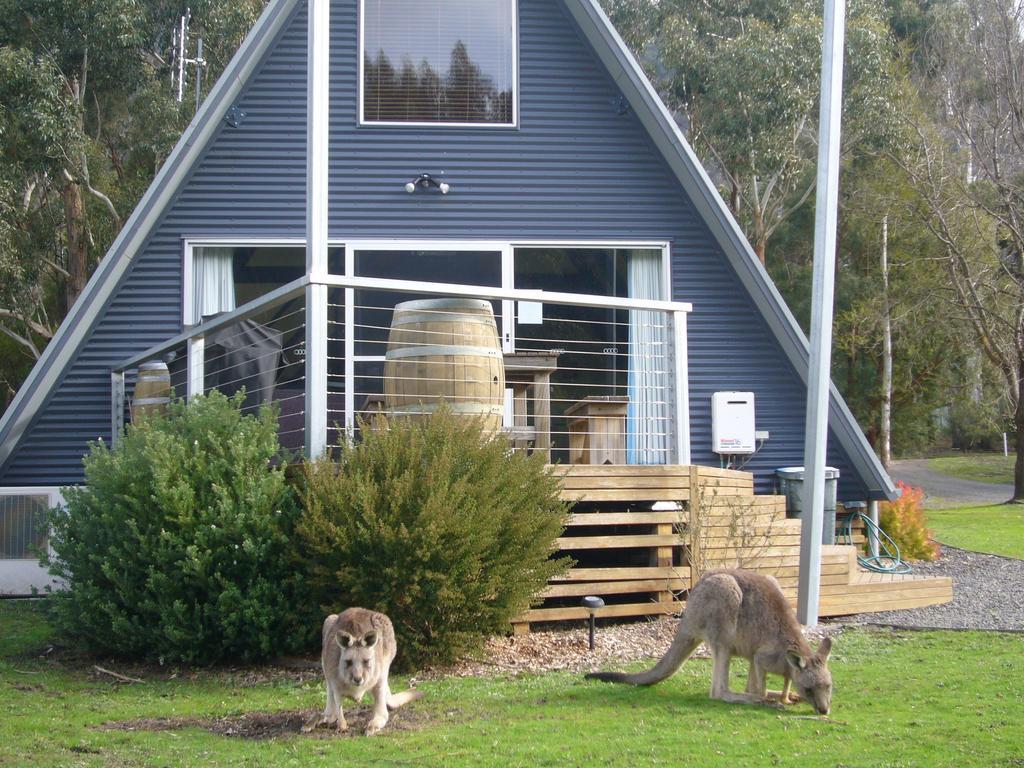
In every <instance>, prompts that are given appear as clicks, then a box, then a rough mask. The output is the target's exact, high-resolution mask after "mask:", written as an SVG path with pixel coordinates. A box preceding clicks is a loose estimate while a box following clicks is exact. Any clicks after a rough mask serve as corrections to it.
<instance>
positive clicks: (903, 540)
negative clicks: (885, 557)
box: [878, 483, 940, 560]
mask: <svg viewBox="0 0 1024 768" xmlns="http://www.w3.org/2000/svg"><path fill="white" fill-rule="evenodd" d="M896 485H897V487H898V488H900V490H902V492H903V493H902V495H901V496H900V497H899V498H898V499H897V500H896V501H884V502H882V503H881V504H880V505H879V509H878V522H879V525H881V527H882V530H883V531H885V532H886V533H887V534H888V535H889V536H890V537H891V538H892V540H893V541H895V542H896V545H897V546H898V547H899V548H900V556H901V557H902V558H903V559H904V560H934V559H935V558H937V557H938V556H939V552H940V550H939V545H938V544H937V543H936V542H935V541H933V540H932V533H931V531H929V530H928V529H927V525H928V521H927V519H926V518H925V514H924V509H923V508H922V507H921V502H922V500H923V499H924V491H923V490H922V489H921V488H914V487H913V486H909V485H906V484H904V483H897V484H896Z"/></svg>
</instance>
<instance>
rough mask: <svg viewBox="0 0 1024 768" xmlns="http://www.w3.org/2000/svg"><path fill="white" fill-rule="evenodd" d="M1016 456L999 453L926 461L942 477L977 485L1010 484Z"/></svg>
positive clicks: (946, 457) (974, 454) (947, 457)
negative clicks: (947, 476) (955, 478)
mask: <svg viewBox="0 0 1024 768" xmlns="http://www.w3.org/2000/svg"><path fill="white" fill-rule="evenodd" d="M1016 460H1017V458H1016V456H1014V455H1013V454H1010V455H1009V456H1003V455H1002V454H1000V453H972V454H967V455H965V456H943V457H940V458H935V459H928V467H929V468H930V469H932V470H934V471H935V472H941V473H942V474H943V475H949V476H950V477H958V478H960V479H961V480H975V481H977V482H979V483H1012V482H1013V464H1014V462H1015V461H1016Z"/></svg>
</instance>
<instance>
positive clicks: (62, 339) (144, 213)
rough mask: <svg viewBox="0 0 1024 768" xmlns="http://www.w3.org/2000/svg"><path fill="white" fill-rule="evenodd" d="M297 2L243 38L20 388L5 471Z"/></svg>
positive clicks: (8, 418) (10, 417)
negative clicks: (39, 411)
mask: <svg viewBox="0 0 1024 768" xmlns="http://www.w3.org/2000/svg"><path fill="white" fill-rule="evenodd" d="M299 2H300V0H277V1H276V2H271V3H270V5H269V6H268V7H267V8H266V9H265V10H264V12H263V14H262V15H261V16H260V18H259V20H257V22H256V24H255V26H253V28H252V31H250V32H249V34H248V35H247V36H246V38H245V40H244V41H243V43H242V45H241V46H240V47H239V49H238V52H237V53H236V54H235V56H234V58H233V59H232V60H231V62H230V63H229V64H228V66H227V68H226V69H225V70H224V74H223V75H222V76H221V77H220V79H218V81H217V84H216V85H215V86H214V88H213V90H212V91H211V92H210V95H209V96H208V97H207V99H206V101H204V102H203V105H202V107H201V108H200V109H199V111H198V112H197V113H196V115H195V117H194V118H193V119H192V122H191V123H190V124H189V126H188V128H187V129H185V132H184V133H183V134H182V136H181V138H180V139H179V140H178V143H177V145H175V147H174V150H173V151H172V152H171V154H170V155H169V156H168V158H167V160H166V162H165V163H164V164H163V167H162V168H161V169H160V172H159V173H158V174H157V176H156V178H155V179H154V180H153V183H152V184H151V185H150V187H149V189H148V190H147V192H146V194H145V195H144V196H143V198H142V200H141V201H139V204H138V205H137V206H136V207H135V210H134V212H133V213H132V215H131V217H130V218H129V219H128V221H127V223H126V224H125V225H124V228H123V229H122V230H121V232H120V234H119V235H118V236H117V239H116V240H114V243H113V244H112V245H111V246H110V250H108V251H107V254H106V256H104V257H103V260H102V261H101V262H100V264H99V266H98V267H97V268H96V271H95V272H94V273H93V275H92V278H91V279H90V280H89V282H88V284H87V285H86V286H85V290H84V291H83V292H82V295H81V296H79V297H78V301H76V302H75V304H74V306H72V307H71V311H70V312H68V315H67V317H66V318H64V322H63V323H61V325H60V328H58V329H57V333H56V334H54V337H53V339H52V340H51V341H50V343H49V344H48V345H47V347H46V350H45V351H44V352H43V354H42V356H41V357H40V358H39V360H38V361H37V362H36V364H35V366H34V367H33V368H32V371H31V372H30V373H29V375H28V378H27V379H26V380H25V382H24V383H23V384H22V385H21V388H20V389H19V390H18V394H17V395H16V396H15V398H14V400H13V402H12V403H11V405H10V407H9V408H8V409H7V411H6V412H5V413H4V415H3V418H2V419H0V467H3V466H4V464H5V463H6V462H7V460H8V459H9V458H10V457H11V455H12V454H13V453H14V450H15V448H16V447H17V445H18V444H19V443H20V441H21V438H22V436H23V435H24V434H25V431H26V430H27V429H28V427H29V425H30V424H31V422H32V419H33V418H34V417H35V414H36V413H37V412H38V410H39V409H40V408H41V407H42V406H43V404H44V403H45V402H46V400H47V398H48V397H49V395H50V393H51V392H52V391H53V389H54V387H55V386H56V385H57V383H58V382H59V381H60V379H61V377H62V376H63V374H64V372H65V369H66V368H67V366H68V364H69V363H70V362H71V360H72V359H73V358H74V355H75V353H76V352H77V350H78V349H79V347H80V346H81V344H82V342H83V341H84V340H85V338H86V337H87V336H88V334H89V333H90V332H91V331H92V327H93V324H94V323H95V321H96V319H97V318H98V317H99V315H100V314H101V313H102V312H103V310H104V308H105V307H106V305H107V301H108V299H109V298H110V297H111V296H112V295H113V293H114V291H115V290H116V289H117V286H118V283H119V282H120V280H121V278H122V277H123V276H124V274H125V273H126V272H127V271H128V268H129V267H130V266H131V262H132V259H133V258H134V256H135V254H136V253H137V252H138V250H139V249H140V248H141V247H142V245H143V244H144V243H145V241H146V240H147V239H148V238H149V236H150V234H151V233H152V230H153V227H154V226H155V225H156V223H157V221H158V220H159V218H160V216H161V215H162V214H163V213H164V210H165V209H166V208H167V206H168V205H169V204H170V202H171V200H173V199H174V197H175V195H177V193H178V190H179V189H180V187H181V184H182V182H183V181H184V180H185V178H186V177H187V175H188V173H189V171H191V170H192V167H193V165H194V164H195V162H196V160H197V159H198V158H199V156H200V155H201V154H202V152H203V150H205V149H206V146H207V144H208V143H209V142H210V140H211V139H212V137H213V136H214V135H215V133H216V131H217V129H218V128H219V127H220V125H221V121H222V120H223V119H224V115H225V114H226V112H227V110H228V108H229V107H230V106H231V104H232V102H233V101H234V100H235V99H236V98H237V97H238V95H239V94H240V93H241V91H242V89H243V88H244V87H245V85H246V84H247V83H248V81H249V78H250V76H251V75H252V73H253V71H254V70H255V69H256V67H257V66H258V64H259V63H260V61H261V60H262V58H263V55H264V53H266V51H267V50H268V49H269V47H270V45H271V43H273V41H274V40H275V39H276V38H277V35H278V33H279V32H280V31H281V29H282V28H283V27H284V25H285V23H286V22H287V21H288V19H289V18H290V17H291V13H292V11H293V10H294V9H295V7H296V6H297V5H298V4H299Z"/></svg>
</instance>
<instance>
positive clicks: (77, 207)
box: [64, 181, 89, 313]
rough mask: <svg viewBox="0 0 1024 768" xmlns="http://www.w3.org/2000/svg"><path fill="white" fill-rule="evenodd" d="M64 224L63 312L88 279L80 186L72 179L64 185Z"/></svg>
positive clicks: (87, 258)
mask: <svg viewBox="0 0 1024 768" xmlns="http://www.w3.org/2000/svg"><path fill="white" fill-rule="evenodd" d="M64 226H65V230H66V232H67V240H68V242H67V245H68V263H67V271H68V276H67V278H66V280H65V281H64V302H65V307H64V310H65V313H67V312H68V311H70V309H71V307H72V306H73V305H74V303H75V301H76V300H77V299H78V297H79V296H80V295H81V294H82V291H84V290H85V284H86V282H87V281H88V279H89V240H88V237H87V235H86V227H85V203H84V201H83V199H82V188H81V187H79V186H78V184H76V183H75V182H73V181H69V182H68V183H67V184H66V185H65V187H64Z"/></svg>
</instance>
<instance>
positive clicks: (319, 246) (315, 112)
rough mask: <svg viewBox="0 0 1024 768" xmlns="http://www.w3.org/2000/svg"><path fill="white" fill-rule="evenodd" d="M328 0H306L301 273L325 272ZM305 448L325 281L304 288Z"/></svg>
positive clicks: (321, 395)
mask: <svg viewBox="0 0 1024 768" xmlns="http://www.w3.org/2000/svg"><path fill="white" fill-rule="evenodd" d="M330 22H331V3H330V0H309V15H308V25H309V28H308V30H307V31H308V35H307V40H308V47H309V50H308V52H307V55H308V57H309V58H308V62H309V63H308V65H307V66H308V72H307V106H306V136H307V142H306V273H307V274H309V275H312V276H313V277H317V278H322V277H325V276H326V275H327V207H328V205H327V192H328V175H327V161H328V149H329V147H328V144H329V131H330V96H331V83H330V65H331V47H330V46H331V40H330V29H331V24H330ZM305 411H306V453H307V455H308V456H309V457H310V458H316V457H318V456H320V455H321V454H323V452H324V451H325V450H326V448H327V286H326V285H322V284H319V285H318V284H312V285H309V286H308V287H307V288H306V404H305Z"/></svg>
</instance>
